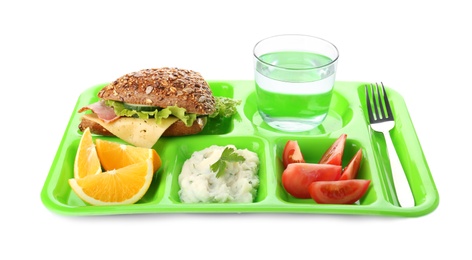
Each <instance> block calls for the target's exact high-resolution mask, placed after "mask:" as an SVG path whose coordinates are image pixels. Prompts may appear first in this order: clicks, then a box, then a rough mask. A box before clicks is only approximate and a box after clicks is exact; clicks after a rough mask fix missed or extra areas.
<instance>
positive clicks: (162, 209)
mask: <svg viewBox="0 0 472 260" xmlns="http://www.w3.org/2000/svg"><path fill="white" fill-rule="evenodd" d="M252 82H253V81H252V80H228V81H223V80H213V81H212V80H209V81H208V83H209V84H210V86H211V87H212V86H214V85H218V84H223V85H224V84H227V85H231V86H233V88H236V87H240V85H241V86H246V85H250V84H253V83H252ZM366 83H367V82H348V81H336V82H335V90H336V91H338V90H339V88H342V87H343V86H345V85H363V84H366ZM105 84H106V83H102V84H97V85H95V86H92V87H90V88H88V89H86V90H84V91H83V92H82V93H81V95H80V96H79V98H78V99H77V102H76V105H75V108H74V110H73V111H72V114H71V117H70V119H69V122H68V124H67V127H66V129H65V131H64V135H63V138H62V140H61V142H60V144H59V147H58V150H57V152H56V155H55V157H54V160H53V162H52V165H51V168H50V171H49V173H48V176H47V178H46V181H45V183H44V186H43V189H42V191H41V200H42V202H43V204H44V205H45V206H46V207H47V208H48V209H49V210H51V211H53V212H55V213H58V214H62V215H76V216H83V215H116V214H146V213H310V214H313V213H315V214H343V215H345V214H347V215H377V216H399V217H418V216H423V215H426V214H429V213H431V212H432V211H434V210H435V209H436V208H437V207H438V205H439V194H438V191H437V188H436V185H435V184H434V180H433V178H432V175H431V172H430V171H429V167H428V165H427V162H426V158H424V154H423V153H422V148H421V145H420V143H419V140H418V137H417V135H416V132H415V130H414V126H413V123H412V121H411V118H410V116H409V113H408V109H407V107H406V104H405V102H404V100H403V98H402V97H401V95H400V94H399V93H397V92H396V91H394V90H393V89H391V88H390V87H388V86H386V89H387V91H388V92H389V96H393V97H395V98H394V100H395V102H392V103H393V104H392V105H393V106H396V107H397V111H400V110H404V112H405V113H404V114H402V120H403V121H404V123H406V124H407V125H409V128H408V129H409V131H411V132H412V133H411V134H410V136H409V139H413V141H414V142H415V144H414V148H415V150H416V151H420V152H421V157H423V161H422V162H420V166H422V169H423V170H424V171H425V172H424V173H422V174H421V176H420V177H421V180H422V181H427V182H428V184H429V187H426V190H427V194H426V195H424V196H423V197H421V200H422V202H421V203H420V204H419V205H417V206H415V207H412V208H399V207H397V206H395V205H394V204H395V201H394V203H393V204H389V203H384V201H381V202H375V203H373V204H369V205H357V204H356V205H320V204H316V205H317V206H316V207H313V205H311V204H297V205H291V207H290V206H287V205H285V207H282V205H280V204H273V203H271V201H270V200H267V201H262V202H257V203H251V204H233V205H228V204H225V205H215V204H180V205H179V206H178V207H176V206H175V205H173V204H162V205H159V206H158V207H149V204H133V205H122V206H100V209H99V210H98V208H97V206H82V207H73V206H69V205H64V204H61V203H58V201H57V200H55V199H54V195H53V194H52V190H51V189H54V188H55V187H56V186H57V185H58V184H57V178H58V176H56V175H57V174H58V173H56V171H57V169H56V167H55V166H56V165H57V164H59V163H61V161H63V160H64V157H65V153H64V152H63V151H64V149H65V148H66V147H65V146H66V143H67V142H69V140H68V139H69V138H70V136H69V135H70V134H71V132H73V129H72V127H71V124H72V122H74V120H76V117H77V113H76V111H77V110H78V108H79V107H80V106H81V100H82V98H83V96H86V95H88V94H89V92H90V91H93V90H95V89H97V88H99V87H100V86H103V85H105ZM239 90H240V91H246V92H245V93H243V94H246V96H247V93H251V92H252V91H253V90H248V89H239ZM390 92H391V93H392V94H393V95H390ZM398 108H400V109H398ZM238 109H239V110H238V112H239V113H244V112H243V111H242V108H238ZM287 136H290V135H287ZM325 136H326V137H327V138H328V137H329V136H332V133H327V134H326V135H325ZM277 138H281V139H283V138H288V137H286V136H284V135H280V136H279V137H277ZM375 138H376V137H375V134H371V142H374V139H375ZM410 141H412V140H410ZM400 159H402V158H400ZM404 160H405V158H403V161H404ZM402 163H403V162H402ZM415 163H418V162H415ZM55 181H56V186H54V182H55ZM151 204H152V203H151ZM353 207H355V210H353Z"/></svg>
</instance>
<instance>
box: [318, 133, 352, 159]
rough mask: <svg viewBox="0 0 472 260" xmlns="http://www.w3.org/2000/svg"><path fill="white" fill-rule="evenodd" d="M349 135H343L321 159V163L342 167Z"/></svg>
mask: <svg viewBox="0 0 472 260" xmlns="http://www.w3.org/2000/svg"><path fill="white" fill-rule="evenodd" d="M346 139H347V134H342V135H341V136H340V137H339V138H338V139H337V140H336V141H335V142H334V143H333V144H332V145H331V146H330V147H329V148H328V150H326V152H325V153H324V154H323V156H322V157H321V160H320V161H319V163H321V164H333V165H341V163H342V159H343V153H344V145H345V144H346Z"/></svg>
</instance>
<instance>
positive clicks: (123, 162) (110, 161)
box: [95, 139, 162, 172]
mask: <svg viewBox="0 0 472 260" xmlns="http://www.w3.org/2000/svg"><path fill="white" fill-rule="evenodd" d="M95 145H96V149H97V154H98V158H99V159H100V163H101V165H102V168H103V169H104V170H105V171H111V170H114V169H120V168H123V167H126V166H128V165H131V164H135V163H137V162H142V161H145V160H147V159H148V158H152V161H153V172H156V171H157V170H158V169H159V168H160V167H161V164H162V161H161V158H160V157H159V155H158V154H157V152H156V150H154V149H152V148H143V147H136V146H132V145H126V144H120V143H117V142H111V141H106V140H102V139H97V140H96V141H95Z"/></svg>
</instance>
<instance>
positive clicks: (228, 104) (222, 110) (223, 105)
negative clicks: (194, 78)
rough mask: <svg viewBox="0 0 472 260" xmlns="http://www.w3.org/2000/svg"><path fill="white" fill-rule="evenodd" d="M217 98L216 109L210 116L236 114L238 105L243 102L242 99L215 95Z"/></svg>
mask: <svg viewBox="0 0 472 260" xmlns="http://www.w3.org/2000/svg"><path fill="white" fill-rule="evenodd" d="M215 100H216V105H215V107H216V110H215V112H213V113H212V114H210V115H209V117H210V118H214V117H217V116H221V117H230V116H232V115H234V114H236V112H237V109H236V107H237V106H239V105H240V104H241V100H237V99H232V98H227V97H215Z"/></svg>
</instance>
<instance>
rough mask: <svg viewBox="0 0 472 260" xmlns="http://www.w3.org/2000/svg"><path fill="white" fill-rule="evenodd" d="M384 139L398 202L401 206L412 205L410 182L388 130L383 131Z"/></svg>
mask: <svg viewBox="0 0 472 260" xmlns="http://www.w3.org/2000/svg"><path fill="white" fill-rule="evenodd" d="M384 136H385V141H386V142H387V151H388V154H389V158H390V166H391V169H392V177H393V183H394V185H395V191H396V194H397V199H398V202H399V203H400V206H401V207H414V206H415V199H414V198H413V194H412V192H411V188H410V184H409V183H408V179H407V178H406V175H405V172H404V171H403V167H402V165H401V163H400V160H399V158H398V154H397V153H396V150H395V146H393V142H392V138H391V137H390V132H384Z"/></svg>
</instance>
